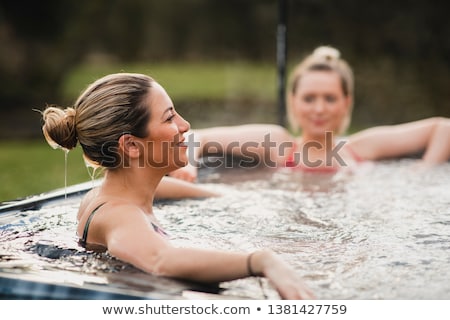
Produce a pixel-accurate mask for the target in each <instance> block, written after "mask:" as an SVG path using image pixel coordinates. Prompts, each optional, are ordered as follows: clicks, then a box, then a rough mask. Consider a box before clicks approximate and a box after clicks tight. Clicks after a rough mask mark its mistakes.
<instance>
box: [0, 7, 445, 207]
mask: <svg viewBox="0 0 450 320" xmlns="http://www.w3.org/2000/svg"><path fill="white" fill-rule="evenodd" d="M280 1H281V0H280ZM280 1H279V0H246V1H241V0H227V1H220V0H168V1H159V0H90V1H87V0H64V1H60V0H43V1H32V2H24V1H21V0H0V84H1V85H0V182H1V183H0V201H2V200H7V199H11V198H16V197H22V196H26V195H30V194H34V193H38V192H45V191H48V190H50V189H52V188H54V187H62V186H63V181H64V180H63V178H64V170H63V166H64V157H63V153H62V152H60V151H54V150H52V149H50V148H49V147H48V146H47V145H46V144H45V142H44V141H43V139H42V134H41V128H40V127H41V122H40V116H39V113H37V112H34V111H32V109H39V110H41V109H43V108H44V106H45V105H46V104H47V103H49V104H52V103H57V104H60V105H62V106H68V105H71V104H72V103H73V101H74V99H75V98H76V96H77V95H78V94H79V93H80V92H81V91H82V90H83V88H84V87H86V86H87V85H88V84H89V83H90V82H92V81H94V80H95V79H97V78H98V77H99V76H102V75H104V74H106V73H111V72H120V71H129V72H133V71H136V72H143V73H147V74H150V75H152V76H153V77H155V78H156V79H157V80H158V81H159V82H161V83H162V84H163V85H164V87H165V88H166V89H167V91H168V92H169V94H170V95H171V97H172V98H173V100H174V103H175V105H176V107H177V109H178V110H179V111H180V112H181V113H182V114H183V115H184V116H185V117H186V118H187V119H188V120H189V121H190V122H191V124H192V126H193V127H206V126H211V125H227V124H238V123H245V122H269V123H276V122H278V115H277V92H276V88H277V75H276V33H277V21H278V13H279V11H278V5H279V3H280ZM286 4H287V8H288V14H287V21H288V23H287V32H288V33H287V38H288V44H287V49H288V50H287V52H288V63H289V68H288V69H290V68H291V67H292V66H293V65H294V64H295V63H297V62H298V61H299V60H300V59H301V58H303V57H304V56H305V55H306V54H308V53H309V52H311V51H312V50H313V49H314V48H315V47H317V46H319V45H332V46H335V47H337V48H338V49H339V50H340V51H341V53H342V56H343V57H344V58H345V59H346V60H347V61H349V63H350V64H351V65H352V66H353V69H354V71H355V79H356V96H355V110H354V114H353V123H352V129H353V130H356V129H360V128H365V127H368V126H373V125H379V124H392V123H400V122H404V121H410V120H415V119H419V118H423V117H428V116H435V115H440V116H450V103H449V101H450V90H448V89H449V88H450V77H449V71H450V37H449V34H450V19H448V4H447V1H445V0H432V1H422V0H398V1H388V0H380V1H361V0H339V1H333V0H286ZM77 152H80V151H79V150H77V151H73V152H71V153H70V154H69V171H68V178H69V180H68V181H69V183H75V182H77V181H80V180H81V181H84V180H86V179H88V175H87V173H86V171H85V169H84V168H83V161H82V160H81V158H80V156H79V155H77ZM72 165H73V166H74V167H73V168H72V167H70V166H72Z"/></svg>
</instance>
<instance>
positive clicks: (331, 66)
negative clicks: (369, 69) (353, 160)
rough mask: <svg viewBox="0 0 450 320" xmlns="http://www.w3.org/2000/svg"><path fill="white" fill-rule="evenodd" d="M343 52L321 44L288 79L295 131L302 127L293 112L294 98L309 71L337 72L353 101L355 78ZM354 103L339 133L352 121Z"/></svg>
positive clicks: (291, 114) (292, 124) (290, 115)
mask: <svg viewBox="0 0 450 320" xmlns="http://www.w3.org/2000/svg"><path fill="white" fill-rule="evenodd" d="M340 56H341V54H340V52H339V50H337V49H335V48H333V47H329V46H321V47H318V48H316V49H315V50H314V51H313V53H312V54H310V55H309V56H307V57H306V58H305V59H304V60H303V61H301V62H300V63H299V64H298V65H297V66H296V67H295V68H294V70H293V72H292V73H291V76H290V78H289V81H288V89H287V98H286V101H287V104H286V109H287V110H286V111H287V115H288V120H289V124H290V126H291V128H292V129H293V130H294V131H298V130H299V129H300V128H299V126H298V123H297V121H295V117H294V114H293V105H292V99H293V96H294V95H295V93H296V90H297V87H298V83H299V81H300V79H301V77H302V76H303V75H304V74H305V73H307V72H308V71H330V72H336V73H337V74H338V75H339V77H340V78H341V84H342V92H343V93H344V95H345V96H347V97H351V98H352V99H351V101H353V94H354V78H353V72H352V69H351V68H350V66H349V65H348V64H347V62H346V61H345V60H343V59H341V57H340ZM352 109H353V105H350V106H349V111H348V114H347V116H346V117H345V118H344V120H343V121H342V124H341V126H340V128H339V132H338V133H339V134H342V133H344V132H345V131H346V130H347V129H348V126H349V125H350V121H351V114H352Z"/></svg>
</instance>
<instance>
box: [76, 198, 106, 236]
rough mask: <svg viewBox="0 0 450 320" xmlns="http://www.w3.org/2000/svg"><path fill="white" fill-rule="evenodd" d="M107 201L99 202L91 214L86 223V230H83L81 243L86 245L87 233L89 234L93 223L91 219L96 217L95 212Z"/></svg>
mask: <svg viewBox="0 0 450 320" xmlns="http://www.w3.org/2000/svg"><path fill="white" fill-rule="evenodd" d="M105 203H106V202H103V203H101V204H99V205H98V206H97V207H96V208H95V209H94V210H93V211H92V212H91V214H90V215H89V217H88V219H87V221H86V224H85V225H84V230H83V237H82V238H81V239H80V241H81V243H82V244H83V245H86V242H87V235H88V231H89V225H90V224H91V220H92V218H93V217H94V214H95V213H96V212H97V210H98V209H100V207H101V206H103V205H104V204H105Z"/></svg>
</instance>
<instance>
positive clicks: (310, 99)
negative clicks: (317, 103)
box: [303, 95, 314, 103]
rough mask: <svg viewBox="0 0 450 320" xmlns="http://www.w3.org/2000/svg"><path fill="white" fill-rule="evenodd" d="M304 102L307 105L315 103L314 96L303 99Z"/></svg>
mask: <svg viewBox="0 0 450 320" xmlns="http://www.w3.org/2000/svg"><path fill="white" fill-rule="evenodd" d="M303 101H304V102H306V103H311V102H313V101H314V96H309V95H308V96H304V97H303Z"/></svg>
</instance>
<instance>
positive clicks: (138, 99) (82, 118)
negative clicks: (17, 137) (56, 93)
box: [43, 73, 313, 299]
mask: <svg viewBox="0 0 450 320" xmlns="http://www.w3.org/2000/svg"><path fill="white" fill-rule="evenodd" d="M43 120H44V125H43V132H44V135H45V137H46V138H47V140H48V142H49V143H50V144H52V145H54V144H57V145H58V146H60V147H62V148H66V149H69V150H70V149H72V148H74V147H75V146H76V145H77V144H78V143H79V144H80V145H81V147H82V148H83V153H84V155H85V157H86V158H87V159H89V160H90V161H92V162H94V163H95V164H96V165H99V166H102V167H104V168H105V169H106V170H105V177H104V180H103V183H102V185H101V186H100V187H98V188H96V189H93V190H92V191H90V192H89V193H88V194H87V195H86V197H85V198H84V199H83V201H82V203H81V205H80V208H79V212H78V227H77V233H78V235H79V237H80V242H81V243H82V244H83V245H85V246H87V247H96V248H102V249H104V250H108V252H109V253H110V254H111V255H113V256H115V257H117V258H118V259H120V260H123V261H125V262H128V263H131V264H133V265H134V266H136V267H137V268H140V269H142V270H144V271H146V272H150V273H154V274H157V275H162V276H168V277H174V278H181V279H188V280H193V281H199V282H221V281H228V280H234V279H238V278H244V277H249V276H263V277H267V278H268V279H269V281H270V282H271V283H272V284H273V286H274V287H275V288H276V290H278V292H279V294H280V296H281V297H282V298H286V299H300V298H303V299H309V298H312V297H313V295H312V293H311V291H310V290H309V289H308V288H307V287H306V286H305V285H304V284H303V282H302V280H301V279H300V277H299V276H298V275H297V273H296V272H295V270H294V269H293V268H292V267H290V266H289V265H288V264H287V263H285V262H284V261H283V260H282V259H281V258H280V257H278V256H277V255H276V254H274V253H273V252H272V251H270V250H260V251H255V252H251V253H245V252H225V251H215V250H204V249H196V248H178V247H175V246H173V245H172V244H171V243H170V241H169V239H168V237H167V233H166V231H164V229H165V227H169V226H164V227H163V226H161V224H160V223H159V221H158V220H157V219H156V217H155V216H154V214H153V207H152V205H153V199H154V198H155V196H156V195H157V193H158V190H160V192H161V189H158V188H159V187H158V186H160V182H161V180H162V179H163V178H164V177H165V176H166V175H167V174H168V173H169V172H171V171H173V170H175V169H177V168H180V167H182V166H184V165H186V164H187V162H188V158H187V153H186V148H187V146H186V143H185V133H186V132H187V131H188V130H189V123H188V122H187V121H186V120H184V119H183V118H182V117H181V116H180V115H179V114H178V113H177V112H176V110H175V108H174V106H173V103H172V101H171V99H170V97H169V96H168V95H167V93H166V91H165V90H164V88H163V87H161V85H159V84H158V83H157V82H156V81H155V80H153V79H152V78H150V77H148V76H146V75H142V74H128V73H119V74H111V75H108V76H105V77H103V78H101V79H99V80H97V81H95V82H94V83H93V84H91V85H90V86H89V87H88V88H87V89H86V90H85V91H84V92H83V93H82V94H81V95H80V97H79V98H78V100H77V101H76V103H75V105H74V107H73V108H66V109H64V110H63V109H60V108H57V107H48V108H47V109H45V110H44V112H43ZM171 183H173V181H172V182H171ZM163 187H164V186H163ZM163 189H164V188H163ZM181 189H182V190H181V192H186V191H183V188H181ZM162 192H163V193H166V192H170V190H167V188H166V187H165V189H164V190H162ZM194 193H195V192H194Z"/></svg>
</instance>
